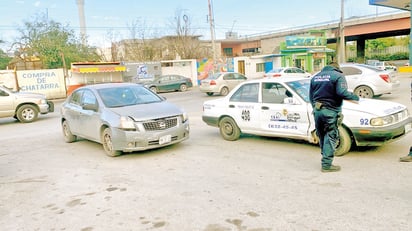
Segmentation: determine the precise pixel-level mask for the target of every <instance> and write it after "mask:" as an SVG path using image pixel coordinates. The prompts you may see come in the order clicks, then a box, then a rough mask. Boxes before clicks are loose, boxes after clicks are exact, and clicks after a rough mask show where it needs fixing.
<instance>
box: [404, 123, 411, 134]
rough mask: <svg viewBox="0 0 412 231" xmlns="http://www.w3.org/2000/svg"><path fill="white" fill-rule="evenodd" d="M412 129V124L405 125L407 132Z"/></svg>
mask: <svg viewBox="0 0 412 231" xmlns="http://www.w3.org/2000/svg"><path fill="white" fill-rule="evenodd" d="M411 129H412V126H411V124H407V125H405V133H408V132H410V131H411Z"/></svg>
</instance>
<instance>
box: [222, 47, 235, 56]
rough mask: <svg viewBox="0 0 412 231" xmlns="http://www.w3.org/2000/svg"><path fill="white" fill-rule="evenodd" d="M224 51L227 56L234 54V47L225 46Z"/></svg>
mask: <svg viewBox="0 0 412 231" xmlns="http://www.w3.org/2000/svg"><path fill="white" fill-rule="evenodd" d="M223 53H224V54H225V55H226V56H233V48H223Z"/></svg>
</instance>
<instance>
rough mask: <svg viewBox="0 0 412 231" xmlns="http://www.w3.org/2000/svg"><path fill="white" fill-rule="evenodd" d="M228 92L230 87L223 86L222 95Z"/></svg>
mask: <svg viewBox="0 0 412 231" xmlns="http://www.w3.org/2000/svg"><path fill="white" fill-rule="evenodd" d="M227 94H229V88H227V87H223V88H222V89H221V90H220V95H223V96H226V95H227Z"/></svg>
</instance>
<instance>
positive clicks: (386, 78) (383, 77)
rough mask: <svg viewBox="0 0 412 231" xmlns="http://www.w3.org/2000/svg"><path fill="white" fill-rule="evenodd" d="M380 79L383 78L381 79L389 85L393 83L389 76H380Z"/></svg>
mask: <svg viewBox="0 0 412 231" xmlns="http://www.w3.org/2000/svg"><path fill="white" fill-rule="evenodd" d="M379 77H381V79H383V81H385V82H387V83H389V82H391V79H390V78H389V75H379Z"/></svg>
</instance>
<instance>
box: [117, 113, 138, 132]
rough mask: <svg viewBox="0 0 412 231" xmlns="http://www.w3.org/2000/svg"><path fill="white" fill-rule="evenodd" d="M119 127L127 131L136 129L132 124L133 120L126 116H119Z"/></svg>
mask: <svg viewBox="0 0 412 231" xmlns="http://www.w3.org/2000/svg"><path fill="white" fill-rule="evenodd" d="M119 128H120V129H123V130H127V131H136V126H134V121H133V120H132V119H131V118H129V117H126V116H122V117H120V125H119Z"/></svg>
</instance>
